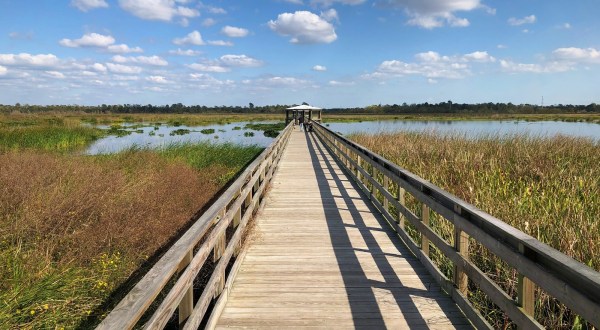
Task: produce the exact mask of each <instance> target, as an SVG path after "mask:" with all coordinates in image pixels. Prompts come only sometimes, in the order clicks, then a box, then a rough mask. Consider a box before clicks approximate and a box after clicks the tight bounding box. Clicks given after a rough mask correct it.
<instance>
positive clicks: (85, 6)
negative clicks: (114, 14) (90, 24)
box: [71, 0, 108, 12]
mask: <svg viewBox="0 0 600 330" xmlns="http://www.w3.org/2000/svg"><path fill="white" fill-rule="evenodd" d="M71 5H72V6H74V7H76V8H77V9H79V10H81V11H84V12H86V11H89V10H92V9H96V8H108V4H107V3H106V1H105V0H71Z"/></svg>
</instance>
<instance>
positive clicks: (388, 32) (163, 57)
mask: <svg viewBox="0 0 600 330" xmlns="http://www.w3.org/2000/svg"><path fill="white" fill-rule="evenodd" d="M598 13H600V1H598V0H577V1H565V0H502V1H500V0H496V1H492V0H252V1H251V0H241V1H240V0H238V1H232V0H203V1H198V0H0V104H14V103H17V102H20V103H29V104H85V105H97V104H103V103H106V104H121V103H134V104H148V103H151V104H171V103H179V102H181V103H184V104H188V105H191V104H201V105H209V106H210V105H247V104H248V103H249V102H252V103H254V104H256V105H265V104H292V103H301V102H308V103H310V104H314V105H319V106H324V107H353V106H366V105H370V104H379V103H383V104H394V103H397V104H401V103H403V102H407V103H421V102H445V101H448V100H452V101H453V102H461V103H462V102H466V103H479V102H513V103H531V104H540V103H541V101H542V97H543V98H544V103H545V104H559V103H563V104H567V103H574V104H589V103H592V102H596V103H600V20H599V19H598Z"/></svg>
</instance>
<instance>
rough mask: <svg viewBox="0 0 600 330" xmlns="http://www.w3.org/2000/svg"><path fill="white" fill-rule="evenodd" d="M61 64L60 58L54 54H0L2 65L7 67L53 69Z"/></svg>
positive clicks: (0, 63)
mask: <svg viewBox="0 0 600 330" xmlns="http://www.w3.org/2000/svg"><path fill="white" fill-rule="evenodd" d="M59 62H60V61H59V59H58V57H56V55H54V54H38V55H31V54H28V53H20V54H0V65H6V66H33V67H53V66H56V65H58V64H59Z"/></svg>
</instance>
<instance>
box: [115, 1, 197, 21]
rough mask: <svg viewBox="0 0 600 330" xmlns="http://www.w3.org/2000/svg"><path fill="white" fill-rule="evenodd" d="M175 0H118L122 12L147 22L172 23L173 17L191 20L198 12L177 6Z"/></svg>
mask: <svg viewBox="0 0 600 330" xmlns="http://www.w3.org/2000/svg"><path fill="white" fill-rule="evenodd" d="M178 2H181V1H176V0H119V5H120V6H121V8H123V10H125V11H127V12H129V13H131V14H133V15H135V16H137V17H139V18H142V19H147V20H157V21H166V22H169V21H172V20H173V18H175V17H181V18H184V19H185V18H192V17H197V16H200V12H198V10H196V9H192V8H189V7H183V6H178V5H177V4H178Z"/></svg>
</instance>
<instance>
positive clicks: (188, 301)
mask: <svg viewBox="0 0 600 330" xmlns="http://www.w3.org/2000/svg"><path fill="white" fill-rule="evenodd" d="M193 258H194V251H192V250H190V251H189V252H188V253H187V254H186V256H185V258H183V259H182V260H181V262H180V263H179V267H178V270H179V271H180V272H183V271H184V270H185V268H186V267H187V266H188V265H189V264H190V262H192V259H193ZM178 310H179V313H178V314H179V325H182V324H183V323H185V320H187V318H188V317H189V316H190V315H192V311H193V310H194V287H193V285H190V287H189V288H188V289H187V290H186V292H185V295H184V296H183V299H181V302H180V303H179V307H178Z"/></svg>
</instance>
